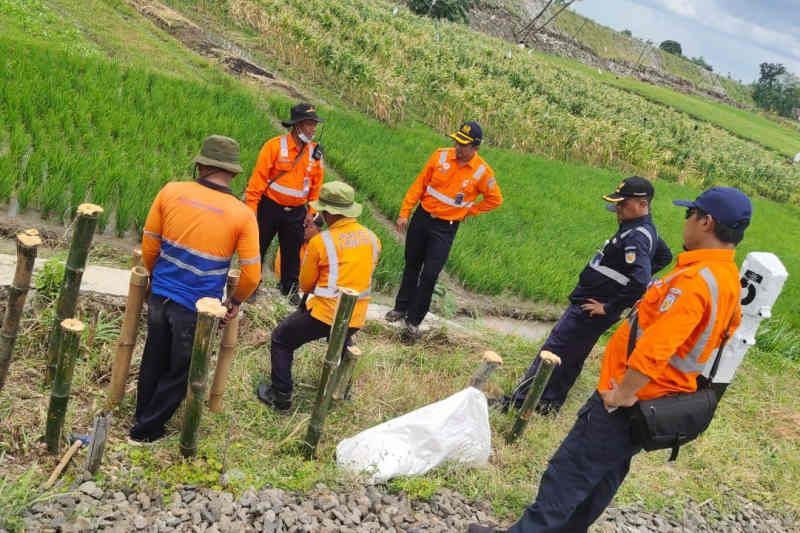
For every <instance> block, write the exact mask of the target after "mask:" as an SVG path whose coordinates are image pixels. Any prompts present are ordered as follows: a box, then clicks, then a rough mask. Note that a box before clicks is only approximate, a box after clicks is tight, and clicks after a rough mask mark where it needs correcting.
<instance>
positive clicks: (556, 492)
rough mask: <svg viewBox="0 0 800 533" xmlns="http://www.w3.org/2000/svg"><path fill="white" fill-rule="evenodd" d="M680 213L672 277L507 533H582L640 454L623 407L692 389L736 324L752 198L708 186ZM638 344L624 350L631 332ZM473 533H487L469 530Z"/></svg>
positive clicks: (659, 287)
mask: <svg viewBox="0 0 800 533" xmlns="http://www.w3.org/2000/svg"><path fill="white" fill-rule="evenodd" d="M674 204H675V205H680V206H685V207H687V211H686V224H685V226H684V229H683V242H684V249H685V250H686V252H684V253H682V254H680V255H679V256H678V262H677V265H676V266H675V269H674V270H673V271H672V272H670V273H669V274H667V276H666V277H664V278H663V279H661V280H658V281H656V282H655V283H653V285H651V286H650V288H649V289H648V290H647V292H645V294H644V296H643V297H642V299H641V300H640V301H639V304H638V305H637V307H636V310H635V312H634V313H633V314H631V316H629V317H628V319H627V320H625V321H624V322H623V323H622V324H621V325H620V327H619V328H617V330H616V331H615V332H614V335H613V336H612V337H611V340H610V341H609V343H608V345H607V346H606V350H605V355H604V358H603V364H602V368H601V370H600V382H599V384H598V386H597V391H596V392H595V393H594V394H593V395H592V397H591V398H589V401H587V402H586V404H585V405H584V406H583V407H582V408H581V409H580V411H578V420H577V421H576V423H575V426H574V427H573V428H572V430H571V431H570V433H569V434H568V435H567V437H566V439H565V440H564V442H563V443H562V444H561V446H560V447H559V449H558V451H556V453H555V455H554V456H553V457H552V459H550V463H549V465H548V467H547V470H546V471H545V473H544V475H543V476H542V480H541V482H540V484H539V493H538V495H537V497H536V501H535V502H534V503H533V504H532V505H531V506H530V507H528V508H527V509H526V510H525V512H524V513H523V515H522V517H521V518H520V520H519V521H518V522H517V523H516V524H514V525H513V526H512V527H511V529H509V530H508V531H510V532H515V533H520V532H525V533H533V532H540V531H548V532H556V531H563V532H578V531H586V530H587V529H588V528H589V526H590V525H591V524H592V522H594V521H595V520H596V519H597V517H598V516H600V514H601V513H602V512H603V510H604V509H605V508H606V506H608V504H609V503H610V502H611V499H612V498H613V497H614V494H615V493H616V492H617V489H618V488H619V486H620V484H622V481H623V480H624V479H625V476H626V475H627V473H628V469H629V467H630V463H631V458H632V457H633V456H634V455H636V454H637V453H638V452H639V451H640V450H641V446H640V445H639V444H637V443H636V442H634V441H633V439H632V436H631V421H630V418H629V414H628V413H627V412H626V410H625V409H620V408H625V407H630V406H632V405H634V404H635V403H636V402H637V401H639V400H650V399H654V398H660V397H662V396H665V395H668V394H675V393H687V392H694V391H696V390H697V378H698V376H700V375H701V373H702V372H703V370H704V369H705V366H706V363H707V362H709V361H710V360H713V359H712V356H713V355H714V353H715V351H716V349H717V348H718V347H719V345H720V343H721V342H722V339H723V337H724V336H725V334H726V333H727V335H732V334H733V332H734V331H735V330H736V328H738V327H739V322H740V321H741V307H740V305H739V293H740V284H739V271H738V269H737V267H736V263H735V262H734V253H735V248H736V245H737V244H738V243H739V242H740V241H741V240H742V238H743V237H744V231H745V229H746V228H747V226H748V225H749V224H750V217H751V214H752V207H751V204H750V199H749V198H748V197H747V196H745V194H744V193H742V192H741V191H739V190H738V189H734V188H730V187H714V188H712V189H709V190H707V191H705V192H704V193H703V194H701V195H700V196H698V197H697V199H696V200H695V201H693V202H692V201H682V200H678V201H675V202H674ZM633 321H636V322H637V323H638V325H637V328H636V329H637V337H636V340H635V343H634V344H632V345H631V346H632V348H633V350H632V351H631V352H630V354H629V353H628V352H629V348H628V347H629V338H628V337H629V334H630V333H631V326H630V324H631V323H632V322H633ZM469 531H470V532H473V533H481V532H487V531H493V530H492V529H491V528H485V527H482V526H477V525H472V526H470V529H469Z"/></svg>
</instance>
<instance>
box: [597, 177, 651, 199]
mask: <svg viewBox="0 0 800 533" xmlns="http://www.w3.org/2000/svg"><path fill="white" fill-rule="evenodd" d="M654 194H655V189H653V184H652V183H650V180H648V179H645V178H643V177H641V176H630V177H629V178H625V179H624V180H622V181H621V182H620V184H619V185H617V188H616V190H615V191H614V192H612V193H608V194H605V195H603V200H605V201H606V202H611V203H612V204H616V203H619V202H621V201H622V200H624V199H625V198H652V197H653V195H654Z"/></svg>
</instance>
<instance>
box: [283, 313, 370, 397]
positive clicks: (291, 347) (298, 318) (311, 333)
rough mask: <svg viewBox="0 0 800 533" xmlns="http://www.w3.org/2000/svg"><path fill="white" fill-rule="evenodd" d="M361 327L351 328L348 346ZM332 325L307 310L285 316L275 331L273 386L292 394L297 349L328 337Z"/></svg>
mask: <svg viewBox="0 0 800 533" xmlns="http://www.w3.org/2000/svg"><path fill="white" fill-rule="evenodd" d="M356 331H358V328H350V329H348V331H347V340H346V341H345V346H349V345H350V339H351V338H352V336H353V334H355V332H356ZM330 334H331V327H330V326H329V325H328V324H326V323H325V322H322V321H320V320H317V319H316V318H314V317H313V316H311V312H310V311H309V310H307V309H299V310H297V311H295V312H294V313H292V314H291V315H289V316H288V317H286V318H285V319H283V322H281V323H280V324H278V325H277V326H276V327H275V330H274V331H273V332H272V344H271V346H270V356H271V359H272V386H273V388H275V390H277V391H279V392H283V393H286V394H291V393H292V387H293V384H292V361H294V351H295V350H296V349H298V348H299V347H301V346H302V345H304V344H306V343H308V342H311V341H314V340H317V339H322V338H325V337H328V336H329V335H330Z"/></svg>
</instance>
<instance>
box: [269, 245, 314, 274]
mask: <svg viewBox="0 0 800 533" xmlns="http://www.w3.org/2000/svg"><path fill="white" fill-rule="evenodd" d="M306 248H308V243H307V242H304V243H303V244H301V245H300V264H301V265H302V264H303V258H304V257H305V256H306ZM272 270H273V272H275V278H277V279H278V280H280V279H281V250H280V248H278V251H277V252H276V253H275V264H274V265H273V267H272Z"/></svg>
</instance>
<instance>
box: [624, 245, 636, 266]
mask: <svg viewBox="0 0 800 533" xmlns="http://www.w3.org/2000/svg"><path fill="white" fill-rule="evenodd" d="M625 262H626V263H628V264H629V265H632V264H633V263H635V262H636V248H633V249H630V248H625Z"/></svg>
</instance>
